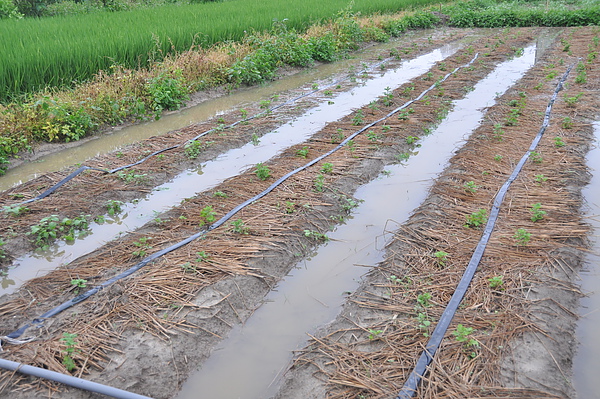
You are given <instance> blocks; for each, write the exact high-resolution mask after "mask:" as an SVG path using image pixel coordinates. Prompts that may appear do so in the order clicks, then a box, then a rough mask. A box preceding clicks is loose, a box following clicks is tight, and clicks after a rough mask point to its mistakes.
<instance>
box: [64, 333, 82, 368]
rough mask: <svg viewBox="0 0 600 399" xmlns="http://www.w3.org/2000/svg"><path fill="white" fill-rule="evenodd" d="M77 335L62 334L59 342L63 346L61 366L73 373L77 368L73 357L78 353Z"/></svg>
mask: <svg viewBox="0 0 600 399" xmlns="http://www.w3.org/2000/svg"><path fill="white" fill-rule="evenodd" d="M76 338H77V334H70V333H66V332H64V333H63V336H62V338H61V339H60V342H61V343H62V344H63V345H65V349H64V350H63V351H62V352H63V354H64V355H63V360H62V364H63V365H64V366H65V367H66V368H67V371H73V370H75V369H76V368H77V366H76V364H75V360H74V359H73V356H75V355H76V354H78V353H79V350H78V349H77V344H78V343H77V341H76Z"/></svg>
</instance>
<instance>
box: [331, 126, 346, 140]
mask: <svg viewBox="0 0 600 399" xmlns="http://www.w3.org/2000/svg"><path fill="white" fill-rule="evenodd" d="M344 137H345V136H344V131H343V129H341V128H339V127H338V128H337V129H336V132H335V134H332V135H331V143H332V144H336V143H339V142H341V141H342V140H344Z"/></svg>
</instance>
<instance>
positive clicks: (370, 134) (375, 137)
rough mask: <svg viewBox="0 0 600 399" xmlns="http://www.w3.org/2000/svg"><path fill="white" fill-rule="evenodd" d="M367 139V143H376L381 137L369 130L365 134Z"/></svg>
mask: <svg viewBox="0 0 600 399" xmlns="http://www.w3.org/2000/svg"><path fill="white" fill-rule="evenodd" d="M367 139H368V140H369V141H372V142H376V141H379V140H381V135H379V134H377V133H375V132H374V131H372V130H371V131H369V132H368V133H367Z"/></svg>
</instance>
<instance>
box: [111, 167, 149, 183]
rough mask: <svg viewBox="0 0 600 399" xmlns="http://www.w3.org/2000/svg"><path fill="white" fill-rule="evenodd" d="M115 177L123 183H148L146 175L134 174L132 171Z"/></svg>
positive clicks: (120, 173)
mask: <svg viewBox="0 0 600 399" xmlns="http://www.w3.org/2000/svg"><path fill="white" fill-rule="evenodd" d="M117 176H118V177H119V179H121V180H123V181H124V182H125V183H133V184H144V183H146V182H147V181H148V175H147V174H146V173H135V171H133V170H131V171H129V172H118V173H117Z"/></svg>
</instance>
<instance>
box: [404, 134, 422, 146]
mask: <svg viewBox="0 0 600 399" xmlns="http://www.w3.org/2000/svg"><path fill="white" fill-rule="evenodd" d="M405 140H406V144H408V145H413V144H415V143H416V142H417V141H419V138H418V137H416V136H408V137H407V138H406V139H405Z"/></svg>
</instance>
